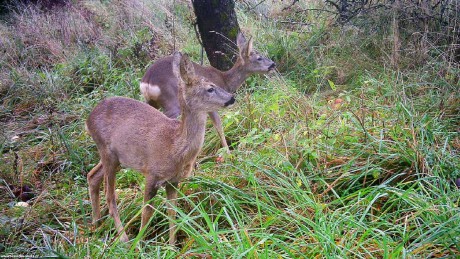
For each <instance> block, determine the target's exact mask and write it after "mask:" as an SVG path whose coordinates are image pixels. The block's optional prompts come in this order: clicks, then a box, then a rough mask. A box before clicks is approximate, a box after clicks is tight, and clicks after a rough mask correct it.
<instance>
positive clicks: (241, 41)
mask: <svg viewBox="0 0 460 259" xmlns="http://www.w3.org/2000/svg"><path fill="white" fill-rule="evenodd" d="M245 45H246V38H245V37H244V35H243V33H242V32H238V36H236V46H238V49H239V51H240V53H241V51H242V50H243V49H244V47H245Z"/></svg>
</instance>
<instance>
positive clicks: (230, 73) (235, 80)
mask: <svg viewBox="0 0 460 259" xmlns="http://www.w3.org/2000/svg"><path fill="white" fill-rule="evenodd" d="M249 75H250V73H249V72H248V70H247V69H246V68H245V67H244V64H243V63H242V61H241V60H240V59H238V60H237V61H236V63H235V65H233V67H232V68H230V70H227V71H225V72H224V73H223V78H224V81H225V83H226V85H227V89H225V90H227V91H229V92H231V93H234V92H236V90H238V88H240V86H241V85H242V84H243V83H244V81H245V80H246V79H247V78H248V77H249Z"/></svg>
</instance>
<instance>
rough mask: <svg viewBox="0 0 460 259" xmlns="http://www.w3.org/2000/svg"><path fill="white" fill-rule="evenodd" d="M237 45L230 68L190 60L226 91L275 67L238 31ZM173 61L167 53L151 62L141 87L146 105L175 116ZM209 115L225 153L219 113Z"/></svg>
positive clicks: (171, 116) (176, 106)
mask: <svg viewBox="0 0 460 259" xmlns="http://www.w3.org/2000/svg"><path fill="white" fill-rule="evenodd" d="M237 46H238V49H239V55H238V58H237V60H236V62H235V64H234V65H233V67H232V68H231V69H230V70H228V71H220V70H218V69H216V68H214V67H210V66H208V67H204V66H200V65H198V64H196V63H193V67H194V68H195V72H196V74H197V75H198V76H202V77H205V78H206V79H208V80H210V81H211V82H213V83H214V84H216V85H218V86H220V87H222V88H223V89H224V90H226V91H227V92H229V93H235V92H236V90H238V88H239V87H240V86H241V85H242V84H243V82H244V81H245V80H246V79H247V78H248V77H249V76H251V75H252V74H255V73H268V72H270V71H271V70H273V69H274V68H275V62H273V61H272V60H270V59H269V58H266V57H264V56H262V55H260V54H259V53H258V52H256V51H254V50H253V48H252V39H250V40H249V41H246V39H245V38H244V36H243V34H241V33H239V34H238V37H237ZM172 60H173V57H172V56H167V57H164V58H161V59H159V60H157V61H156V62H155V63H154V64H152V65H151V66H150V67H149V68H148V69H147V72H146V73H145V75H144V77H143V78H142V80H141V84H140V90H141V93H142V95H143V96H144V98H145V100H146V102H147V103H148V104H150V105H152V106H153V107H156V108H160V107H161V108H163V112H164V114H166V116H168V117H169V118H177V117H178V116H179V113H180V105H179V101H178V98H177V92H178V80H177V79H176V78H175V77H174V76H172V74H173V71H172V70H173V69H172V65H171V64H172ZM209 117H210V118H211V121H212V123H213V125H214V127H215V128H216V130H217V133H218V135H219V137H220V140H221V143H222V146H223V147H224V148H226V150H227V152H228V151H229V149H228V145H227V141H226V140H225V136H224V131H223V128H222V122H221V120H220V117H219V114H218V113H217V112H216V111H211V112H209Z"/></svg>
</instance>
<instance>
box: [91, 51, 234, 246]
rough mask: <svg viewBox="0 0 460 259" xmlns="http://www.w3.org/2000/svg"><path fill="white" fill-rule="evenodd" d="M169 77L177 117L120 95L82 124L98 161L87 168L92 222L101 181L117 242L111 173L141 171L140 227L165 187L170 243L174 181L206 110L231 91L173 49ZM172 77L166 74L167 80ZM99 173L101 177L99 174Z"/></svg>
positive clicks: (188, 160) (223, 103) (199, 136)
mask: <svg viewBox="0 0 460 259" xmlns="http://www.w3.org/2000/svg"><path fill="white" fill-rule="evenodd" d="M172 69H173V73H172V74H171V77H174V80H175V81H176V82H177V81H178V79H177V78H180V79H179V81H180V83H179V93H178V97H179V98H178V101H179V103H180V107H181V115H182V116H181V119H180V120H176V119H170V118H168V117H166V116H165V115H164V114H162V113H161V112H159V111H158V110H156V109H155V108H153V107H151V106H149V105H147V104H146V103H143V102H139V101H136V100H133V99H129V98H124V97H112V98H108V99H105V100H103V101H101V102H100V103H99V104H98V105H97V106H96V107H95V108H94V110H93V111H92V112H91V114H90V115H89V117H88V119H87V121H86V128H87V131H88V132H89V134H90V135H91V137H92V138H93V140H94V141H95V142H96V145H97V149H98V151H99V155H100V158H101V160H100V162H99V163H98V164H97V165H96V166H95V167H94V168H93V169H92V170H91V171H90V172H89V173H88V177H87V179H88V184H89V192H90V197H91V206H92V209H93V224H95V223H96V222H97V221H98V220H99V219H100V217H101V213H100V208H99V189H100V185H101V182H102V180H103V179H104V180H105V181H104V182H105V184H106V188H105V189H106V197H107V203H108V206H109V213H110V215H112V217H113V218H114V221H115V227H116V228H117V231H118V233H119V234H120V235H121V240H122V241H128V236H127V235H126V233H125V231H124V229H123V226H122V223H121V221H120V216H119V214H118V210H117V204H116V200H115V174H116V172H117V171H118V170H119V167H120V166H123V167H129V168H132V169H135V170H137V171H140V172H142V173H143V174H144V176H145V180H146V183H145V190H144V203H145V204H146V206H145V207H144V210H143V211H142V222H141V228H142V227H144V226H145V225H146V224H147V223H148V221H149V219H150V217H151V216H152V214H153V209H152V207H151V206H152V198H153V197H154V196H155V194H156V193H157V190H158V188H160V187H161V186H165V188H166V195H167V199H168V200H169V201H170V202H169V203H168V216H169V217H170V232H169V242H170V244H174V243H175V225H174V223H173V220H174V218H175V216H176V214H175V211H174V210H173V208H172V206H173V205H175V203H176V201H175V199H176V197H177V191H176V188H177V185H178V182H179V181H181V180H182V179H184V178H187V177H189V176H190V174H191V171H192V169H193V167H194V163H195V159H196V157H197V155H198V153H199V152H200V150H201V147H202V145H203V141H204V132H205V124H206V117H207V112H211V111H215V110H217V109H220V108H223V107H228V106H230V105H231V104H233V103H234V102H235V99H234V98H233V95H232V94H230V93H228V92H226V91H225V90H223V89H222V88H220V87H218V86H216V85H215V84H214V83H212V82H210V81H208V80H206V79H205V78H203V77H198V76H196V74H195V72H194V68H193V65H192V63H191V61H190V60H189V58H188V56H187V55H183V56H182V57H181V54H180V53H176V54H174V57H173V60H172ZM171 80H172V79H171ZM103 177H104V178H103Z"/></svg>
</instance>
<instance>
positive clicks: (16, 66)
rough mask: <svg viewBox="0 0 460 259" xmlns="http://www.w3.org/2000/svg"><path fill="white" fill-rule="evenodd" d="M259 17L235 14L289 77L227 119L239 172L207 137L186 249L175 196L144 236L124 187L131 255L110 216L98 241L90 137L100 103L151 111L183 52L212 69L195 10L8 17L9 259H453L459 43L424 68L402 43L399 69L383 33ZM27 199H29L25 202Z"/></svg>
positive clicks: (185, 212)
mask: <svg viewBox="0 0 460 259" xmlns="http://www.w3.org/2000/svg"><path fill="white" fill-rule="evenodd" d="M258 2H259V1H241V2H240V1H237V5H236V6H237V13H238V19H239V23H240V27H241V28H242V30H243V32H244V33H245V34H246V35H247V36H249V35H250V36H253V37H254V44H255V46H254V47H255V48H256V49H257V50H259V51H260V52H262V53H264V54H265V55H267V56H269V57H270V58H272V59H273V60H274V61H275V62H276V63H277V71H276V72H275V73H271V74H269V75H263V76H262V75H258V76H252V77H251V78H250V79H248V80H247V81H246V83H245V84H244V85H243V87H242V88H241V89H240V90H239V92H238V93H237V95H236V99H237V105H235V106H234V107H233V108H232V109H230V110H228V111H225V112H223V113H222V119H223V125H224V128H225V133H226V137H227V140H228V142H229V145H230V147H231V155H225V151H224V150H223V149H221V146H220V141H219V138H218V136H217V134H216V132H215V130H214V128H213V127H212V126H211V123H210V122H209V126H208V127H207V132H206V140H205V144H204V147H203V151H202V153H201V155H200V156H199V158H198V165H197V168H196V169H195V173H194V177H192V178H190V179H188V180H186V181H185V182H184V183H182V184H181V185H180V190H179V193H180V194H179V202H178V206H177V207H176V208H175V209H176V210H177V213H178V217H177V219H176V223H177V225H178V229H179V230H178V232H177V235H178V245H177V246H175V247H172V246H169V245H168V243H167V241H168V240H167V239H168V220H167V216H166V198H165V194H164V191H160V192H159V194H158V195H157V196H156V197H155V204H156V207H155V212H154V215H153V217H152V220H151V222H150V224H149V227H148V228H147V229H146V231H145V232H143V233H141V234H138V231H139V227H140V213H141V210H142V199H143V192H142V190H143V186H144V179H143V176H142V175H141V174H139V173H137V172H134V171H132V170H127V169H124V170H122V171H121V172H120V173H118V175H117V195H118V199H117V202H118V207H119V210H120V213H121V220H122V221H123V222H124V225H125V226H126V231H127V233H128V235H129V237H130V239H131V241H130V242H128V243H126V244H123V243H120V242H119V240H118V236H117V234H116V231H115V228H114V223H113V220H112V218H111V217H110V216H105V217H104V220H103V223H102V224H101V225H100V226H99V227H96V228H94V229H92V228H91V224H90V222H91V205H90V201H89V196H88V188H87V183H86V174H87V173H88V171H89V170H91V168H92V167H93V166H94V165H95V164H97V162H98V159H99V158H98V154H97V150H96V146H95V144H94V142H93V141H92V140H91V138H90V137H89V136H88V134H87V133H86V132H85V130H84V121H85V119H86V118H87V116H88V114H89V112H90V111H91V110H92V108H93V107H94V106H95V105H96V104H97V103H98V102H99V101H100V100H102V99H103V98H105V97H109V96H115V95H119V96H127V97H131V98H134V99H138V100H142V99H141V95H140V93H139V81H140V78H141V77H142V76H143V73H144V72H145V70H146V68H147V67H148V65H150V64H151V63H152V62H153V61H154V60H155V59H157V58H160V57H162V56H164V55H168V54H170V53H172V52H173V51H174V50H175V49H174V47H175V48H176V50H181V51H182V52H186V53H188V54H189V55H190V56H191V57H192V59H194V60H195V61H196V62H200V53H201V47H200V45H199V43H198V41H197V40H196V37H195V31H194V28H193V25H192V24H193V19H194V16H193V9H192V8H191V6H190V3H189V2H188V1H171V2H170V1H165V0H161V1H143V0H126V1H121V0H117V1H102V2H99V1H75V2H72V4H71V5H68V6H64V7H56V8H55V9H51V10H42V9H40V8H37V7H33V6H28V7H27V6H21V8H18V9H12V10H11V11H10V12H8V13H7V14H3V16H1V20H0V53H1V55H0V98H1V101H0V105H1V106H0V107H1V109H0V123H1V130H2V132H1V135H0V151H1V160H0V193H1V196H0V211H1V213H0V226H1V228H0V257H2V256H8V255H24V256H59V257H65V258H66V257H69V258H81V257H87V258H93V257H96V258H100V257H104V258H131V257H133V258H138V257H143V258H151V257H160V258H177V257H181V258H182V257H185V258H188V257H190V258H198V257H200V258H407V257H409V258H430V257H431V258H438V257H439V258H455V257H458V256H459V255H460V246H459V244H460V209H459V207H458V206H459V201H460V200H459V198H460V192H459V190H458V187H457V186H456V184H455V180H456V179H457V178H460V157H459V150H460V136H459V128H460V90H459V89H460V87H459V86H460V85H459V74H460V67H459V63H458V60H457V61H455V60H454V59H453V58H452V53H453V52H452V51H455V49H452V46H453V44H454V43H452V44H450V43H448V42H444V43H439V42H438V43H437V44H436V45H434V44H431V45H430V44H424V45H423V50H424V51H425V52H423V55H419V54H420V48H421V47H420V45H417V44H415V43H413V42H412V41H410V39H409V37H408V38H405V34H404V31H402V32H401V35H400V36H399V37H401V41H403V42H404V43H405V45H403V47H401V50H400V54H398V60H397V64H395V55H394V53H393V52H392V51H393V50H394V49H393V47H394V41H395V33H394V31H392V30H391V26H390V28H389V29H388V27H385V24H388V23H385V21H383V22H380V23H378V24H377V23H375V24H374V25H373V26H371V27H372V28H369V27H359V26H358V25H356V24H355V25H346V26H339V25H337V24H335V23H334V22H333V21H332V19H331V18H330V17H328V16H327V15H324V13H317V12H313V11H311V12H303V11H302V10H303V8H307V7H311V8H312V6H313V7H315V8H316V9H318V8H326V7H325V6H324V5H323V4H321V2H320V1H299V3H297V4H296V5H294V6H291V7H290V8H289V9H288V10H283V8H285V7H286V6H285V5H286V3H283V2H281V3H275V2H272V1H266V2H264V1H262V2H263V3H261V4H260V5H256V4H257V3H258ZM250 4H252V5H253V8H249V7H248V5H250ZM315 8H313V9H315ZM455 26H457V27H456V28H457V29H458V24H457V25H455ZM425 43H431V42H430V41H428V40H426V42H425ZM457 47H458V46H457ZM221 155H223V156H224V160H223V161H222V160H221V159H217V158H218V157H219V156H221ZM24 186H25V187H26V188H28V189H27V190H26V191H25V192H30V193H31V194H30V196H31V197H26V196H27V195H26V194H24V195H22V196H19V197H16V196H18V195H20V194H21V191H20V190H19V189H21V187H24ZM30 198H31V199H30ZM21 199H23V200H26V201H27V202H26V203H27V204H23V203H18V202H19V201H20V200H21ZM102 199H103V201H102V203H101V204H102V206H103V210H102V212H103V213H105V215H108V209H107V206H106V205H105V204H104V203H105V202H104V201H105V195H102ZM20 205H22V206H20Z"/></svg>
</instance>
